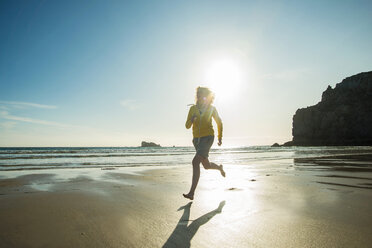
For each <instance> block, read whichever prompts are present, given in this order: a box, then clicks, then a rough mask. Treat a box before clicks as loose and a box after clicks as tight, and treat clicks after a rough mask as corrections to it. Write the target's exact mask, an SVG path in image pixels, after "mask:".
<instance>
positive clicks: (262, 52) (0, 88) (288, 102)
mask: <svg viewBox="0 0 372 248" xmlns="http://www.w3.org/2000/svg"><path fill="white" fill-rule="evenodd" d="M371 27H372V3H371V2H370V1H351V0H349V1H341V0H340V1H316V0H315V1H200V0H199V1H192V0H191V1H190V0H188V1H160V0H159V1H124V0H123V1H94V0H89V1H88V0H87V1H82V0H78V1H54V0H52V1H35V0H26V1H19V0H15V1H11V0H9V1H4V0H0V34H1V36H0V146H2V147H8V146H139V145H140V144H141V141H152V142H156V143H159V144H161V145H162V146H173V145H175V146H190V145H192V143H191V140H192V132H191V130H190V129H186V128H185V121H186V117H187V114H188V110H189V108H190V106H189V104H193V103H194V101H195V88H196V87H197V86H208V87H210V88H211V89H212V90H214V91H215V93H216V99H215V102H214V106H215V107H216V108H217V110H218V112H219V114H220V116H221V118H222V121H223V124H224V133H223V146H225V147H231V146H253V145H271V144H273V143H274V142H278V143H283V142H286V141H289V140H291V139H292V117H293V115H294V113H295V112H296V110H297V109H299V108H304V107H307V106H311V105H314V104H316V103H318V102H319V101H320V99H321V94H322V92H323V91H324V90H326V88H327V86H328V85H331V86H332V87H334V86H335V84H337V83H339V82H341V81H342V80H343V79H344V78H345V77H348V76H351V75H354V74H357V73H360V72H364V71H371V70H372V32H371ZM215 131H216V130H215Z"/></svg>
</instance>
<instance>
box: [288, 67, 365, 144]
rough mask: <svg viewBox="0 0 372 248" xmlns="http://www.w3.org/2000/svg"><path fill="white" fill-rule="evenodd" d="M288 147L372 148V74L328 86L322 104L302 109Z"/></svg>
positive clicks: (295, 121)
mask: <svg viewBox="0 0 372 248" xmlns="http://www.w3.org/2000/svg"><path fill="white" fill-rule="evenodd" d="M292 135H293V140H292V141H290V142H287V143H286V144H285V145H303V146H310V145H311V146H320V145H372V71H370V72H363V73H359V74H357V75H354V76H351V77H348V78H345V79H344V80H342V82H341V83H338V84H337V85H336V87H335V88H334V89H332V87H331V86H328V88H327V90H326V91H324V92H323V95H322V100H321V101H320V102H319V103H318V104H316V105H314V106H310V107H307V108H302V109H298V110H297V111H296V113H295V115H294V116H293V127H292Z"/></svg>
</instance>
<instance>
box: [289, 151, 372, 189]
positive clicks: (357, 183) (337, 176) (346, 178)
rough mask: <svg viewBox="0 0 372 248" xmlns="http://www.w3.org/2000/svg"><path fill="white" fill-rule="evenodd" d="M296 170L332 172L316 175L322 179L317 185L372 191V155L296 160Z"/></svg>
mask: <svg viewBox="0 0 372 248" xmlns="http://www.w3.org/2000/svg"><path fill="white" fill-rule="evenodd" d="M294 167H295V169H296V170H301V171H310V172H316V171H317V172H320V171H323V172H331V173H332V174H322V175H315V176H317V177H319V178H322V179H328V180H326V181H325V180H320V181H316V182H317V183H320V184H324V185H330V186H336V187H339V186H341V187H351V188H360V189H372V183H371V181H372V154H349V155H333V156H319V157H307V158H295V159H294Z"/></svg>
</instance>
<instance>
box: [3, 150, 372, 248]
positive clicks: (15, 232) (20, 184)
mask: <svg viewBox="0 0 372 248" xmlns="http://www.w3.org/2000/svg"><path fill="white" fill-rule="evenodd" d="M271 151H272V150H271ZM358 151H359V150H353V151H352V152H350V151H348V152H345V151H343V152H341V153H338V154H328V155H327V156H324V154H322V155H319V156H313V154H311V155H312V156H306V157H305V156H297V157H296V158H292V157H290V158H288V157H280V158H277V159H276V156H272V157H271V158H270V159H264V158H262V159H256V160H253V161H248V160H247V161H248V162H246V163H242V164H239V165H236V164H228V163H227V164H225V165H224V166H225V170H226V174H227V175H226V178H223V177H221V175H220V174H219V172H218V171H206V170H203V169H201V178H200V181H199V185H198V188H197V190H196V194H195V199H194V200H193V201H192V202H191V201H189V200H187V199H185V198H183V197H182V193H186V192H187V191H188V189H189V187H190V183H191V176H192V168H191V165H187V164H184V165H178V166H176V165H172V166H143V167H140V168H138V167H132V168H130V167H119V168H115V169H113V168H109V169H105V168H103V167H102V168H79V169H62V170H58V169H54V170H33V171H25V170H21V171H20V172H17V171H16V172H15V174H12V176H7V175H6V172H2V173H1V178H0V220H1V222H0V223H1V224H0V243H1V247H369V246H370V244H371V242H372V236H371V235H370V234H371V226H372V210H371V208H370V206H371V204H372V166H371V164H372V159H371V154H372V153H371V152H370V150H362V151H359V152H358ZM303 154H307V153H303ZM213 156H214V157H215V158H216V159H217V158H218V154H216V155H213V154H212V158H213ZM229 156H234V153H230V154H229ZM48 171H49V172H48ZM62 171H63V173H65V174H68V175H69V176H65V177H63V178H64V179H63V180H62V179H61V178H62V177H61V176H58V174H62ZM17 173H18V174H17Z"/></svg>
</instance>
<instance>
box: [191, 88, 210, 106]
mask: <svg viewBox="0 0 372 248" xmlns="http://www.w3.org/2000/svg"><path fill="white" fill-rule="evenodd" d="M198 96H202V97H203V98H204V97H205V98H206V100H207V104H208V105H211V104H212V103H213V100H214V93H213V92H212V91H211V90H210V89H209V88H207V87H200V86H199V87H198V88H196V97H195V98H196V99H195V100H196V104H197V105H198V104H200V102H199V99H198Z"/></svg>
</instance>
